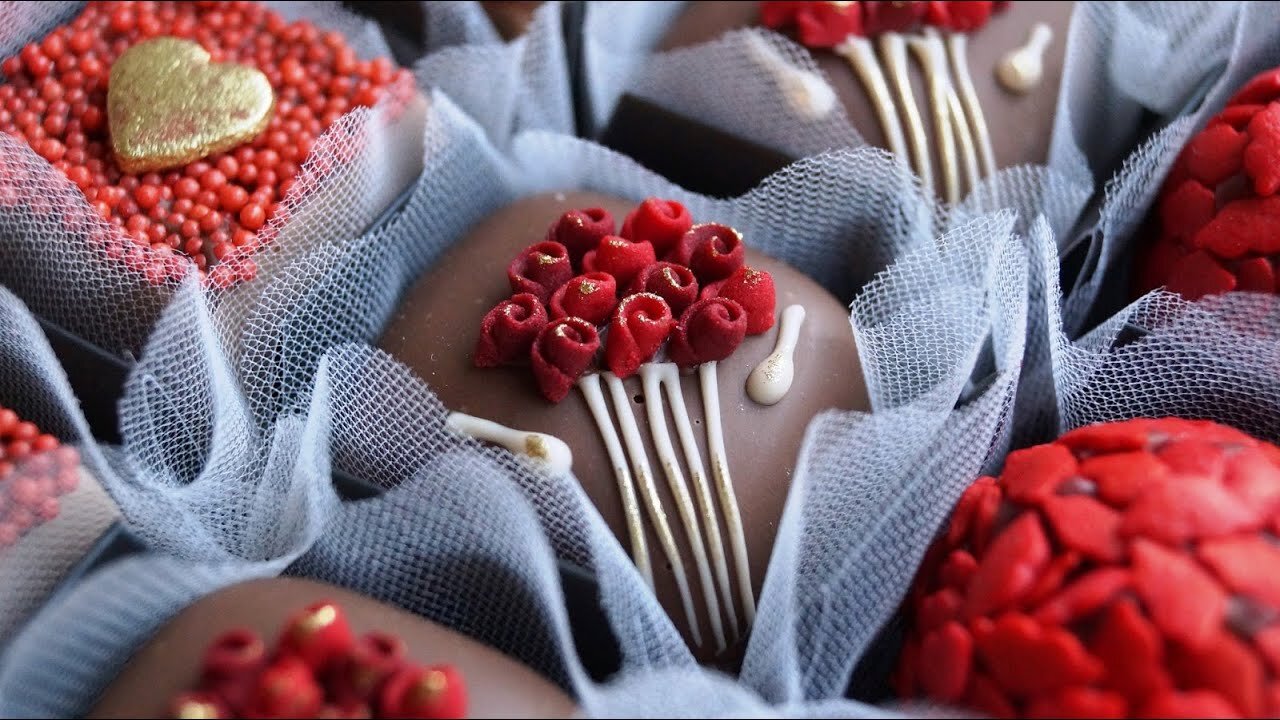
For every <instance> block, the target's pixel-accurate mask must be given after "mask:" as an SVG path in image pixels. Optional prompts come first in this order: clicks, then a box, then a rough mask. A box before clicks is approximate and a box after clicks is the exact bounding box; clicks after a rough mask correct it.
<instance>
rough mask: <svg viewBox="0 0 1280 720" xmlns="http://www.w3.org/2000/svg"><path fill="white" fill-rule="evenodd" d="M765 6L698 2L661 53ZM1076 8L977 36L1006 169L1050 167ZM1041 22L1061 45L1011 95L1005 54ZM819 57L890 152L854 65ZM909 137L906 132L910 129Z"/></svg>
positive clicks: (974, 66) (974, 58)
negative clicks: (1028, 83) (1026, 87)
mask: <svg viewBox="0 0 1280 720" xmlns="http://www.w3.org/2000/svg"><path fill="white" fill-rule="evenodd" d="M759 6H760V4H759V3H758V2H694V3H691V4H690V5H689V7H688V9H686V10H685V11H684V12H683V13H681V15H680V16H679V17H678V18H677V19H676V21H675V22H674V23H672V25H671V28H670V29H669V30H668V32H667V35H666V37H665V38H664V39H663V41H662V43H661V46H660V49H662V50H670V49H674V48H680V47H686V46H689V45H695V44H698V43H703V42H707V41H709V40H714V39H716V38H718V37H720V36H721V35H723V34H724V33H725V32H727V31H730V30H736V29H740V28H745V27H755V26H759V25H760V13H759ZM1073 6H1074V3H1072V2H1026V1H1025V0H1023V1H1017V2H1013V3H1011V4H1010V5H1009V7H1008V8H1007V9H1006V10H1005V11H1003V12H1001V13H998V14H995V15H992V17H991V20H990V22H988V23H987V24H986V25H985V26H984V27H983V28H981V29H980V30H978V31H976V32H973V33H970V34H969V40H968V46H969V51H968V58H969V71H970V74H971V75H972V77H973V85H974V89H975V91H976V92H977V94H978V98H979V101H980V103H981V105H982V111H983V114H984V116H985V117H986V121H987V127H988V128H989V130H990V133H991V142H992V146H993V149H994V151H995V157H996V164H997V165H998V166H999V167H1001V168H1004V167H1010V166H1013V165H1020V164H1025V163H1037V164H1038V163H1043V162H1044V161H1045V159H1046V158H1047V156H1048V151H1049V136H1050V132H1051V131H1052V129H1053V118H1054V114H1055V111H1056V108H1057V98H1058V86H1059V84H1060V83H1061V81H1062V64H1063V58H1064V57H1065V55H1066V44H1067V26H1068V23H1069V22H1070V19H1071V11H1072V8H1073ZM1037 22H1043V23H1045V24H1047V25H1048V26H1049V27H1050V28H1051V29H1052V30H1053V40H1052V42H1050V43H1049V46H1048V48H1047V49H1046V50H1045V53H1044V75H1043V77H1042V79H1041V81H1040V84H1039V85H1037V86H1036V87H1035V88H1034V89H1032V90H1031V91H1030V92H1028V93H1026V94H1024V95H1017V94H1014V93H1011V92H1009V91H1008V90H1006V89H1004V87H1003V86H1002V85H1001V84H1000V82H999V81H998V80H997V79H996V74H995V68H996V66H997V64H998V63H999V62H1000V59H1001V58H1002V57H1003V56H1004V55H1005V53H1007V52H1009V51H1010V50H1012V49H1014V48H1018V47H1022V46H1023V45H1024V44H1025V43H1026V42H1027V38H1028V37H1029V35H1030V33H1031V28H1032V27H1033V26H1034V25H1035V24H1036V23H1037ZM793 37H794V36H793ZM813 56H814V59H815V60H817V62H818V66H819V67H820V68H821V69H822V71H823V73H825V74H826V76H827V80H828V81H829V82H830V83H831V86H832V88H834V89H835V91H836V95H837V96H838V97H839V98H840V101H841V104H842V105H844V108H845V112H846V113H848V115H849V121H850V122H852V123H853V126H854V127H855V128H857V130H858V132H859V133H861V135H862V137H863V138H864V139H865V140H866V141H867V142H868V143H870V144H872V145H875V146H877V147H885V146H886V141H885V135H884V132H883V130H882V129H881V126H880V121H879V119H878V116H877V115H876V112H875V109H874V107H873V106H872V104H871V101H870V99H869V96H868V94H867V92H866V91H865V90H864V89H863V86H862V83H861V82H860V81H859V80H858V77H857V75H856V74H855V73H854V71H853V68H852V67H850V65H849V63H848V61H847V60H845V59H844V58H843V57H840V56H838V55H836V54H835V53H833V52H831V51H829V50H816V51H814V52H813ZM908 57H909V61H908V67H909V71H910V74H911V83H912V87H913V89H914V93H913V94H914V95H915V98H916V103H917V105H918V106H919V108H920V114H921V117H922V119H923V120H924V127H925V134H926V136H927V137H928V138H929V144H930V147H931V148H932V149H933V151H934V160H933V168H934V176H935V179H937V178H938V177H939V172H940V171H939V168H940V163H939V160H938V159H937V142H936V139H935V136H934V130H933V122H932V113H931V111H930V110H929V104H928V98H929V92H928V86H927V84H926V83H925V79H924V74H923V73H922V72H921V70H920V65H919V63H917V62H916V61H915V57H914V55H910V54H909V55H908ZM882 65H883V63H882ZM761 72H763V70H762V71H761ZM903 130H904V133H905V132H906V128H905V124H904V128H903Z"/></svg>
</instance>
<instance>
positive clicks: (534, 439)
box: [524, 435, 551, 460]
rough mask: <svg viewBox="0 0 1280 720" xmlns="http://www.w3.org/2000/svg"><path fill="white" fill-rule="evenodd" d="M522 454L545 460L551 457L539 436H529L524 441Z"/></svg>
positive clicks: (545, 444)
mask: <svg viewBox="0 0 1280 720" xmlns="http://www.w3.org/2000/svg"><path fill="white" fill-rule="evenodd" d="M524 454H525V455H528V456H529V457H531V458H537V459H539V460H546V459H547V458H549V457H551V452H550V450H548V449H547V442H546V441H545V440H543V439H542V436H540V435H530V436H528V437H526V438H525V439H524Z"/></svg>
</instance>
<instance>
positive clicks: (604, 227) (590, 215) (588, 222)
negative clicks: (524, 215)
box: [547, 208, 614, 268]
mask: <svg viewBox="0 0 1280 720" xmlns="http://www.w3.org/2000/svg"><path fill="white" fill-rule="evenodd" d="M613 230H614V222H613V215H611V214H610V213H609V211H608V210H605V209H604V208H586V209H585V210H570V211H569V212H567V213H565V214H564V215H561V216H560V219H558V220H556V221H555V223H553V224H552V225H551V228H550V229H549V230H547V239H548V240H551V241H554V242H558V243H560V244H561V245H563V246H565V248H566V249H567V250H568V251H569V258H570V259H571V260H573V266H574V267H575V268H579V267H582V256H583V255H586V254H587V252H589V251H591V250H595V249H596V246H597V245H599V244H600V238H602V237H604V236H605V235H612V234H613Z"/></svg>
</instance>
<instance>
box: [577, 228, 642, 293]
mask: <svg viewBox="0 0 1280 720" xmlns="http://www.w3.org/2000/svg"><path fill="white" fill-rule="evenodd" d="M656 261H657V257H656V256H655V255H654V254H653V246H652V245H650V244H649V243H648V242H647V241H644V240H640V241H636V242H632V241H630V240H627V239H626V238H621V237H618V236H617V235H606V236H604V237H603V238H601V239H600V244H599V245H598V246H597V247H596V249H595V250H592V251H591V252H589V253H587V254H586V256H585V257H583V258H582V269H583V270H585V271H587V272H597V271H598V272H603V273H608V274H610V275H612V276H613V278H614V280H616V281H617V283H618V286H619V287H626V286H627V285H629V284H630V283H631V280H632V279H633V278H635V276H636V275H637V274H639V272H640V271H641V270H643V269H645V268H646V267H648V266H649V265H652V264H653V263H654V262H656Z"/></svg>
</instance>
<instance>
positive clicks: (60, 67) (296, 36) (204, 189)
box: [0, 2, 413, 287]
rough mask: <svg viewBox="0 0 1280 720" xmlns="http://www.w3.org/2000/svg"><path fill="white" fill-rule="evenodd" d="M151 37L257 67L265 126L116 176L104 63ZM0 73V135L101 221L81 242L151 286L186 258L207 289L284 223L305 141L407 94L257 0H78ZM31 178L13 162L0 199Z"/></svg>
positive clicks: (398, 77) (401, 79)
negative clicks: (182, 159)
mask: <svg viewBox="0 0 1280 720" xmlns="http://www.w3.org/2000/svg"><path fill="white" fill-rule="evenodd" d="M159 35H167V36H174V37H179V38H184V39H188V40H192V41H195V42H197V43H199V44H200V45H201V46H203V47H204V48H205V50H207V51H209V54H210V56H211V60H212V61H213V62H215V63H223V62H230V63H239V64H244V65H249V66H252V67H255V68H257V69H259V70H261V71H262V72H263V74H265V75H266V76H267V79H268V81H270V83H271V86H272V88H273V89H274V91H275V108H274V110H273V111H272V116H271V119H270V121H269V124H268V125H267V128H266V130H264V131H263V132H262V133H261V134H260V135H258V137H256V138H255V139H253V140H252V141H250V142H248V143H245V144H243V145H241V146H240V147H238V148H236V149H234V150H231V151H227V152H225V153H218V154H216V155H211V156H209V157H206V158H204V159H202V160H199V161H196V162H193V163H190V164H189V165H187V166H185V167H183V168H179V169H176V170H172V171H168V172H163V173H145V174H141V175H130V174H126V173H123V172H122V171H121V170H120V167H119V166H118V165H117V163H116V161H115V158H114V157H113V155H112V152H111V143H110V140H109V137H108V129H107V82H108V79H109V77H110V73H111V65H112V63H114V62H115V60H116V59H117V58H118V57H120V55H121V54H123V53H124V52H125V51H126V50H128V49H129V48H130V47H131V46H133V45H135V44H137V43H139V42H141V41H143V40H147V39H150V38H153V37H156V36H159ZM0 70H2V71H3V73H4V84H3V85H0V132H5V133H8V134H10V135H12V136H14V137H17V138H19V139H21V140H23V141H25V142H26V143H27V144H28V145H29V146H30V147H31V149H32V150H34V151H35V152H36V153H37V154H38V155H40V156H42V157H43V158H45V160H47V161H48V162H49V163H51V164H52V165H53V166H54V167H55V168H56V169H57V170H58V171H59V172H61V173H62V174H63V175H64V176H65V177H66V178H67V179H68V180H70V181H71V182H72V183H74V184H75V185H76V186H78V187H79V188H80V190H81V191H82V192H83V193H84V196H85V199H86V200H87V201H88V203H89V206H90V207H92V208H93V209H94V210H95V211H96V212H97V214H98V215H100V216H101V217H102V219H103V220H105V221H107V222H108V223H110V224H111V226H112V227H110V228H109V229H108V230H104V231H95V232H94V233H93V234H92V235H91V237H90V239H91V241H92V242H94V243H95V244H97V245H99V246H100V247H101V248H102V250H103V252H104V253H105V254H106V255H107V256H108V257H111V258H113V259H116V260H118V261H120V262H123V263H124V264H125V266H126V267H128V268H130V269H131V270H133V271H135V272H137V273H138V274H139V275H141V276H142V277H144V278H145V279H146V280H147V282H149V283H151V284H162V283H167V282H172V281H175V280H177V279H180V278H181V277H182V276H183V275H184V274H185V273H186V272H187V270H188V269H189V267H190V265H192V264H194V265H195V266H196V268H197V270H198V272H199V274H200V276H201V278H203V279H205V280H206V281H207V282H209V283H210V284H212V285H214V286H216V287H225V286H228V285H231V284H234V283H237V282H241V281H245V280H249V279H252V278H253V277H254V276H255V275H256V272H257V267H256V265H255V263H254V261H253V260H252V259H251V257H250V256H251V255H252V254H253V253H254V252H256V251H257V250H258V249H259V248H260V247H261V246H263V245H265V244H267V243H269V242H270V241H271V240H272V239H273V238H274V236H275V234H276V233H277V232H278V225H279V224H280V223H281V222H283V221H284V220H285V219H286V218H285V211H284V208H283V206H282V203H283V202H284V201H285V199H286V196H287V195H288V194H289V189H290V188H291V187H292V186H293V185H294V181H295V179H296V178H297V177H298V175H299V173H300V169H301V167H302V165H303V164H304V163H305V162H306V161H307V160H308V156H309V155H310V152H311V148H312V146H313V144H314V143H315V142H316V140H317V138H319V137H320V136H321V135H323V134H324V133H325V132H326V131H328V130H329V129H330V128H331V127H332V126H333V125H334V123H336V122H337V120H338V119H339V118H340V117H342V116H343V115H344V114H345V113H347V112H349V111H351V110H354V109H356V108H359V107H371V106H373V105H374V104H376V103H377V102H378V101H379V100H380V98H382V97H383V96H384V95H387V96H391V97H394V98H395V99H396V100H397V101H404V100H407V98H408V97H409V96H410V95H411V94H412V92H413V79H412V76H411V75H410V73H409V71H408V70H405V69H399V68H396V67H395V66H394V65H393V64H392V62H391V61H390V60H388V59H387V58H376V59H373V60H360V59H359V58H357V57H356V54H355V51H354V50H353V49H352V48H351V47H350V46H349V45H348V44H347V43H346V40H345V39H344V38H343V37H342V35H341V34H339V33H337V32H332V31H330V32H325V31H322V30H320V29H318V28H316V27H315V26H314V25H312V24H311V23H310V22H308V21H306V20H299V21H296V22H288V21H286V20H285V19H284V18H283V17H282V16H280V15H279V14H277V13H275V12H273V11H270V10H268V9H267V8H266V7H264V6H263V5H262V4H260V3H256V2H221V3H212V2H166V3H132V2H129V3H117V2H90V3H88V5H86V6H85V8H84V10H83V11H81V13H80V14H79V15H78V16H77V17H76V18H75V19H74V20H72V21H71V22H70V23H68V24H66V25H62V26H59V27H56V28H54V29H53V30H52V31H50V32H49V34H48V35H46V36H45V37H44V38H43V39H42V40H40V41H37V42H33V43H30V44H28V45H26V46H25V47H23V48H22V50H21V51H20V52H19V53H18V54H17V55H14V56H13V57H10V58H7V59H5V60H4V61H3V62H2V63H0ZM38 180H39V178H38V177H29V176H28V175H27V173H26V172H25V171H23V170H22V169H21V168H19V167H18V166H17V165H14V164H10V166H9V167H6V168H4V169H2V170H0V191H3V190H9V191H10V192H0V207H5V208H14V207H18V206H24V207H25V206H27V205H28V199H27V193H26V192H25V189H27V188H29V187H30V186H31V183H33V182H37V181H38ZM28 209H29V208H28ZM49 212H52V211H49Z"/></svg>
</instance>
